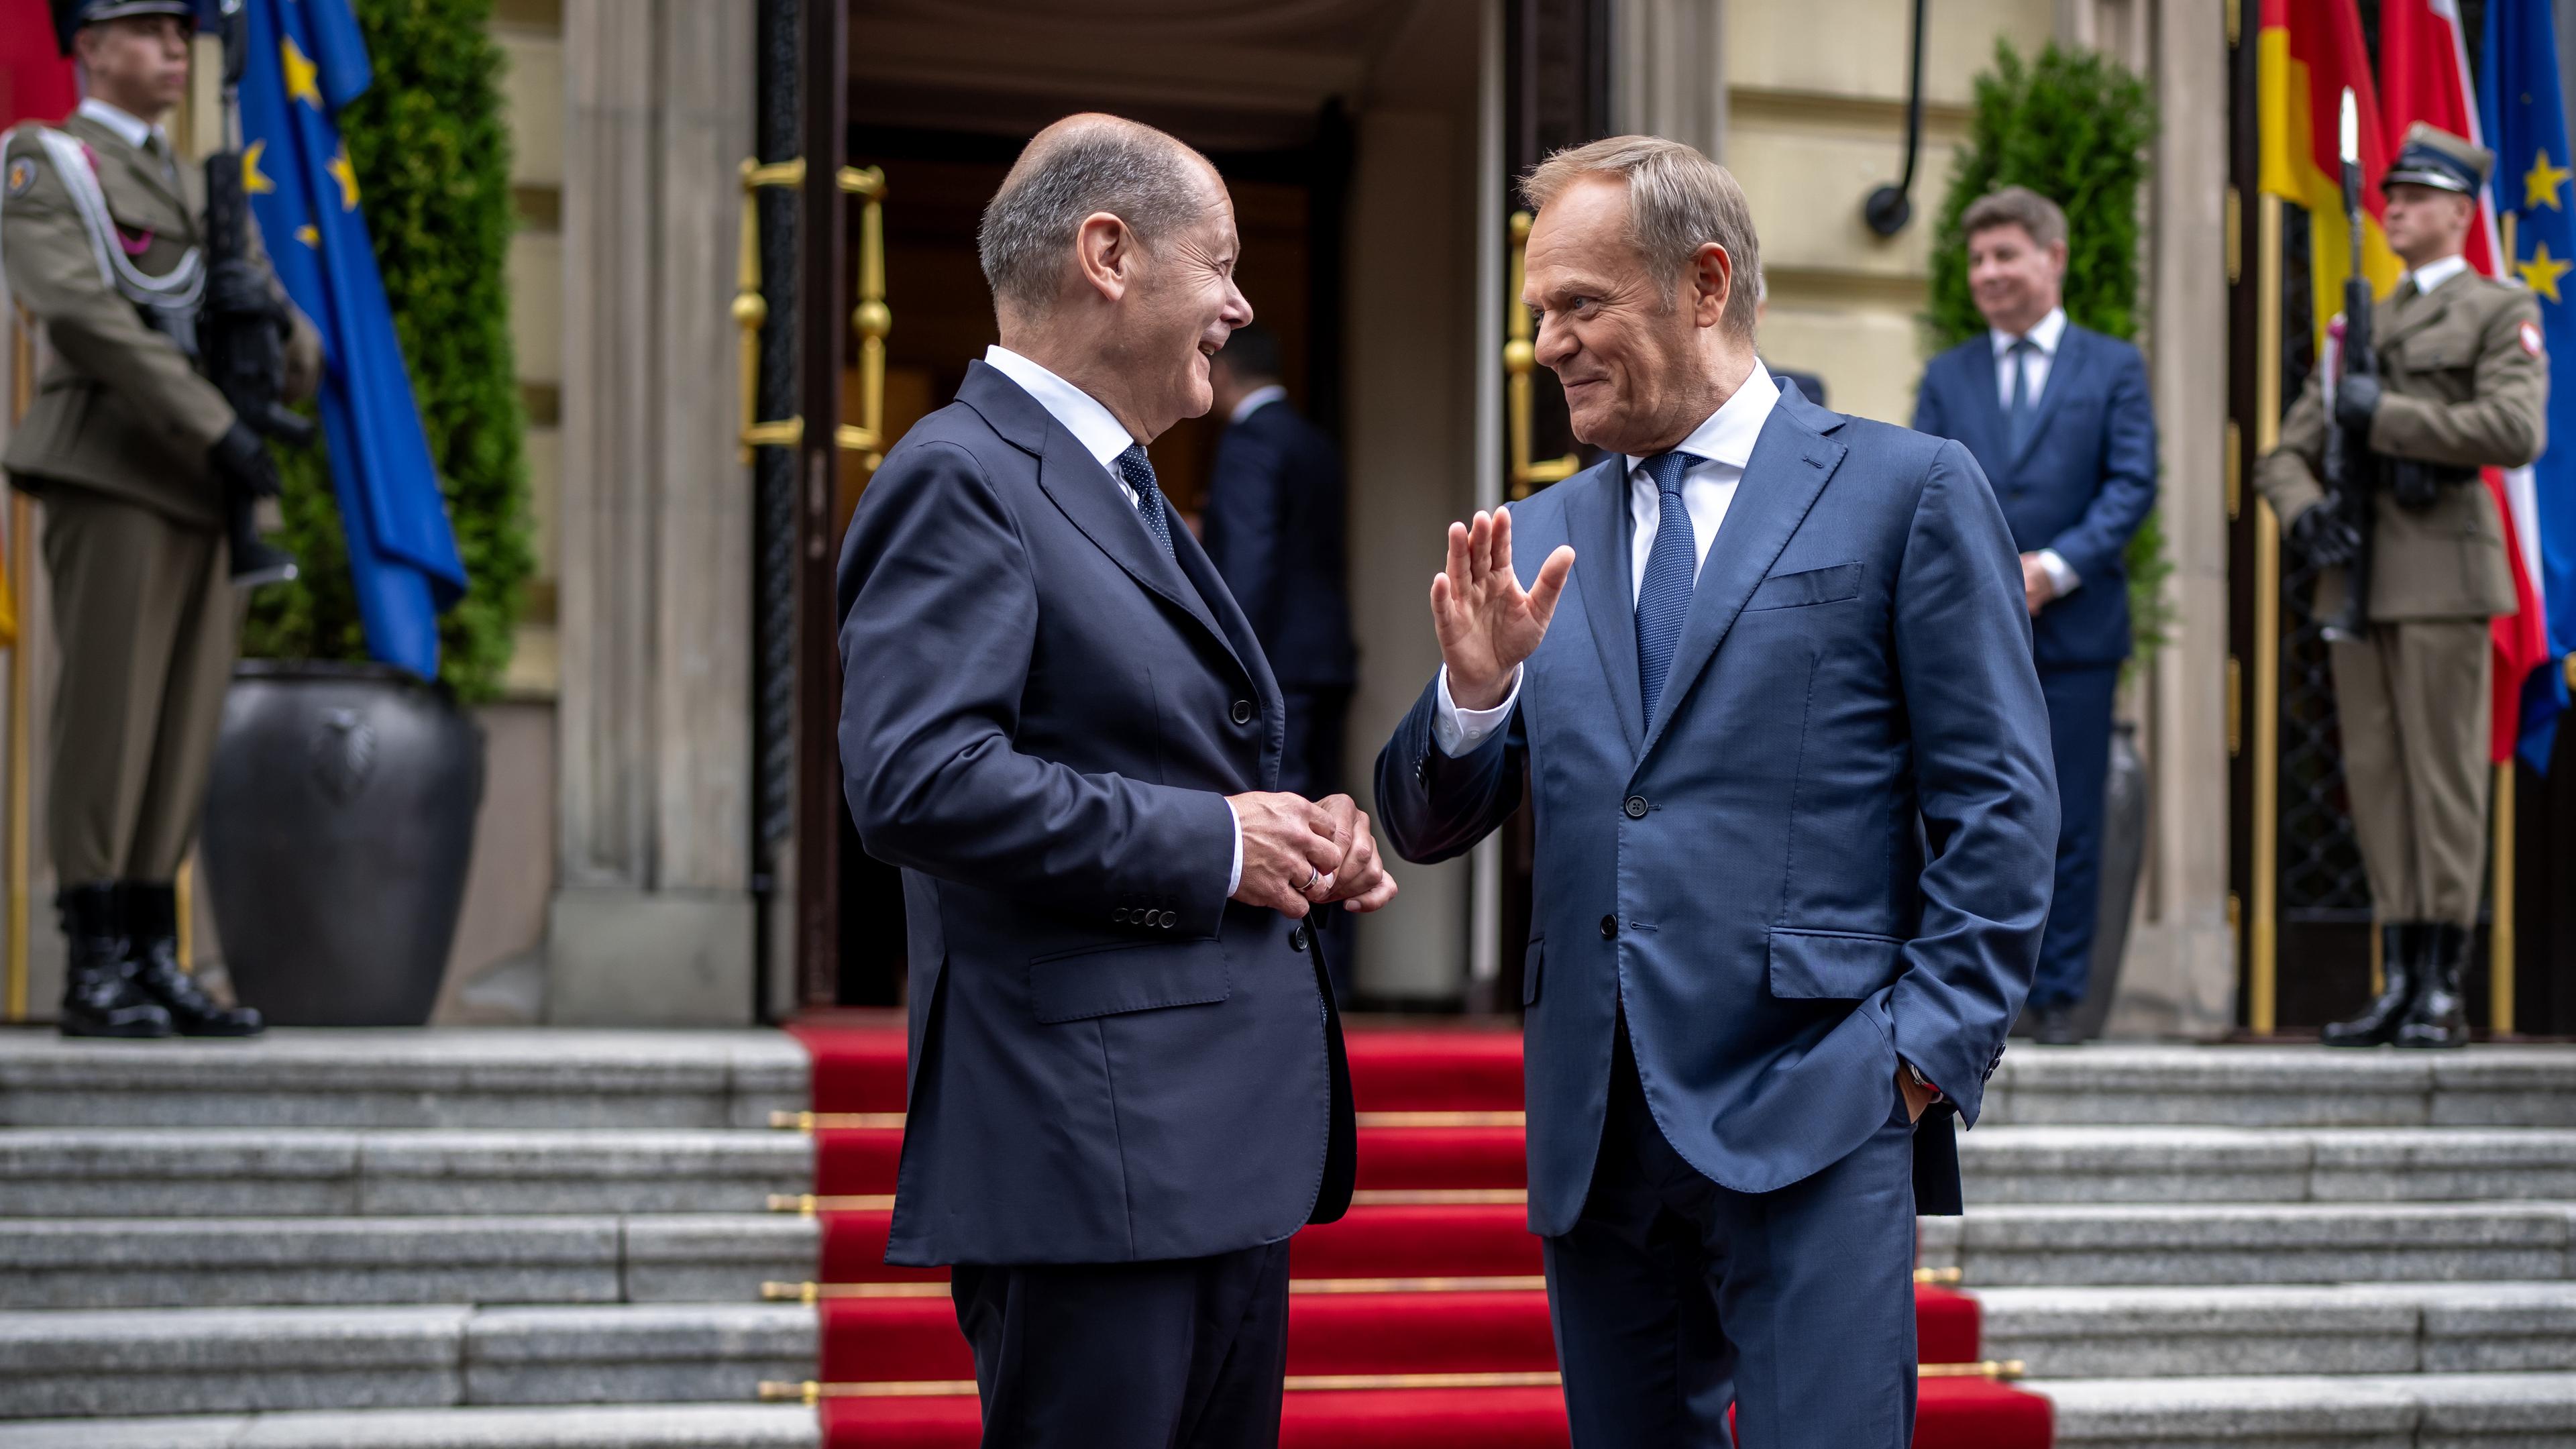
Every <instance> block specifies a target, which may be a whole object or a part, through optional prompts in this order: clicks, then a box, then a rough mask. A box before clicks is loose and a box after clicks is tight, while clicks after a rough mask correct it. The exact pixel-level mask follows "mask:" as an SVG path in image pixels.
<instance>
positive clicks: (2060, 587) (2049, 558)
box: [2039, 548, 2084, 598]
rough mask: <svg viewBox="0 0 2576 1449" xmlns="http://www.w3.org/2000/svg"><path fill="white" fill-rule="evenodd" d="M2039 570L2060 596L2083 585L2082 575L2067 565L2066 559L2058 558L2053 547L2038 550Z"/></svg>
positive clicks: (2072, 591)
mask: <svg viewBox="0 0 2576 1449" xmlns="http://www.w3.org/2000/svg"><path fill="white" fill-rule="evenodd" d="M2039 571H2040V572H2041V573H2044V574H2046V575H2048V582H2049V584H2050V585H2051V586H2052V587H2054V588H2055V589H2056V590H2057V593H2058V596H2059V597H2060V598H2063V597H2065V596H2066V595H2068V594H2071V593H2074V592H2075V591H2076V590H2077V589H2080V588H2082V587H2084V576H2083V575H2082V574H2079V573H2077V572H2076V571H2075V570H2074V569H2073V568H2071V567H2069V566H2068V565H2067V562H2066V560H2064V559H2062V558H2059V557H2058V556H2057V550H2055V549H2053V548H2043V549H2041V550H2040V551H2039Z"/></svg>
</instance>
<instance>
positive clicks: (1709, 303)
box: [1690, 242, 1736, 327]
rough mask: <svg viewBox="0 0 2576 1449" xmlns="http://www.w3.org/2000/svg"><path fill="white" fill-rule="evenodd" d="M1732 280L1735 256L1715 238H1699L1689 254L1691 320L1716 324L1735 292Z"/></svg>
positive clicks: (1698, 323)
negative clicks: (1693, 250)
mask: <svg viewBox="0 0 2576 1449" xmlns="http://www.w3.org/2000/svg"><path fill="white" fill-rule="evenodd" d="M1735 282H1736V277H1735V258H1733V257H1730V256H1728V255H1727V254H1726V248H1724V247H1722V246H1719V245H1718V244H1717V243H1715V242H1701V243H1700V245H1699V250H1698V251H1696V252H1694V253H1692V254H1691V270H1690V289H1691V321H1692V322H1694V323H1696V324H1697V325H1699V326H1702V327H1714V326H1716V325H1717V322H1718V319H1719V318H1721V317H1723V316H1725V315H1726V304H1727V301H1728V299H1730V298H1732V297H1733V296H1734V295H1735Z"/></svg>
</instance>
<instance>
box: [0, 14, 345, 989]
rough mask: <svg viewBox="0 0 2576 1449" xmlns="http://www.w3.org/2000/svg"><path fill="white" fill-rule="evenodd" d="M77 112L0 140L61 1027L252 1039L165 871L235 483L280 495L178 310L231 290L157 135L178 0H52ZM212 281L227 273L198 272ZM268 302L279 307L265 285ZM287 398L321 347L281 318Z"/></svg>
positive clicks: (183, 177) (206, 725)
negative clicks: (28, 364) (41, 360)
mask: <svg viewBox="0 0 2576 1449" xmlns="http://www.w3.org/2000/svg"><path fill="white" fill-rule="evenodd" d="M54 23H55V28H56V32H57V35H58V38H59V39H60V41H61V44H62V47H63V52H64V54H66V55H77V56H78V57H79V60H80V65H81V70H82V75H83V80H84V82H85V85H84V91H85V94H86V96H87V99H85V100H83V101H82V102H81V105H80V109H79V110H78V111H77V112H75V113H74V114H73V115H72V116H71V117H70V118H69V119H68V120H66V121H65V122H64V123H63V124H62V125H61V127H59V128H53V127H37V126H28V127H21V128H20V129H18V130H17V131H15V132H13V133H11V134H10V135H9V136H8V138H7V140H6V142H5V144H4V145H0V183H5V184H0V265H5V268H6V272H7V276H8V282H9V290H10V293H11V295H12V296H14V297H15V298H16V299H17V301H18V302H19V303H21V304H22V305H24V306H25V307H26V308H27V309H28V310H29V311H30V312H32V313H33V314H34V315H35V316H36V318H37V319H38V320H40V321H41V322H43V323H44V325H45V331H46V336H47V337H48V339H49V340H50V341H51V344H52V347H53V352H54V356H55V361H54V363H53V365H52V366H51V367H50V368H49V369H48V370H47V372H46V373H45V375H44V377H43V379H42V381H41V383H40V384H39V387H38V391H37V395H36V400H35V405H34V407H33V408H32V409H30V410H29V412H28V413H27V416H26V418H25V419H24V420H23V421H22V422H21V423H20V424H19V426H18V428H17V430H16V431H15V433H14V434H13V435H12V436H11V437H10V439H9V446H8V451H7V453H6V455H5V457H0V467H6V469H7V470H8V473H9V476H10V479H11V481H12V482H13V483H15V484H16V486H18V487H19V488H21V489H23V490H25V491H27V492H28V493H31V494H33V495H35V496H36V497H37V498H39V499H42V500H43V502H44V505H45V507H44V517H45V523H44V550H45V563H46V567H47V568H48V569H49V570H50V571H51V574H52V579H53V609H54V627H55V631H56V637H57V641H58V643H59V645H60V648H61V654H62V673H61V678H60V683H59V687H58V690H57V693H56V695H55V700H54V717H53V758H52V761H51V763H50V771H51V774H50V787H51V788H50V798H49V802H48V807H49V808H48V810H47V813H46V829H47V832H48V835H49V838H50V841H51V844H52V848H53V858H54V868H55V872H56V877H57V879H58V880H59V881H60V882H61V890H60V893H59V894H58V895H57V896H56V899H55V904H56V908H57V909H58V910H59V912H60V913H61V919H62V925H63V931H64V934H65V935H66V937H68V938H69V946H70V959H69V970H68V976H67V979H66V981H65V984H64V989H63V1005H62V1016H61V1028H62V1031H63V1033H64V1034H65V1035H68V1036H118V1037H151V1036H167V1035H169V1034H171V1033H172V1032H173V1031H177V1032H180V1033H183V1034H187V1035H194V1036H246V1035H250V1034H252V1033H255V1032H257V1031H259V1030H260V1025H261V1023H260V1019H259V1015H258V1013H257V1012H255V1011H250V1010H246V1009H239V1008H227V1007H225V1006H223V1005H221V1004H220V1003H218V1002H216V1001H215V1000H213V999H212V998H210V997H209V996H208V995H207V994H206V993H205V992H204V991H203V990H201V989H200V988H199V987H198V986H197V984H196V983H195V982H194V981H192V980H191V979H190V978H189V976H188V974H187V973H186V972H185V971H183V970H182V969H180V966H179V963H178V949H177V934H178V933H177V910H176V901H175V892H174V890H173V882H174V880H175V879H176V877H177V874H178V870H179V864H180V861H181V860H182V859H183V858H184V857H185V856H186V854H187V851H188V846H189V842H190V840H191V839H192V837H193V836H194V834H195V831H196V823H197V816H198V812H199V807H200V805H201V804H202V802H203V798H204V794H205V786H206V775H207V768H208V762H209V759H210V757H211V755H212V754H213V751H214V742H215V732H216V726H217V724H218V722H219V721H220V718H221V713H222V709H223V701H224V692H225V688H226V686H227V684H228V683H229V681H230V679H231V677H232V667H233V659H234V651H235V647H236V644H237V640H238V635H239V631H240V605H239V602H238V597H237V595H236V593H235V591H234V588H233V586H232V581H231V575H232V573H233V572H234V565H235V563H236V561H235V560H232V559H230V558H229V557H228V546H227V544H226V541H225V534H224V522H223V498H224V496H225V491H226V490H227V489H232V490H237V491H240V492H245V493H248V494H252V495H255V496H261V497H266V496H273V495H274V494H275V493H276V492H277V474H276V470H275V467H274V465H273V464H272V463H271V462H270V461H269V458H268V455H267V452H266V450H265V448H264V446H263V445H262V444H261V442H260V441H259V439H258V438H257V437H256V436H255V435H254V434H253V433H252V432H251V430H250V429H249V428H248V427H246V426H245V425H244V424H243V423H242V422H241V421H240V420H239V419H237V418H236V417H235V416H234V414H233V410H232V408H231V407H230V406H229V405H228V404H227V403H226V402H225V400H224V396H223V394H222V392H221V391H219V390H218V389H217V388H216V387H215V385H214V384H213V383H211V382H210V381H208V380H207V379H206V377H205V376H204V375H202V374H201V373H200V371H199V370H198V368H197V366H196V364H195V362H194V360H193V359H194V355H195V319H196V316H197V313H198V310H199V308H200V307H201V306H206V305H221V304H222V303H223V301H224V299H223V298H221V297H215V296H209V295H208V294H209V293H210V292H215V291H220V290H221V289H223V288H224V287H227V286H241V285H245V284H247V285H255V286H258V287H263V288H267V289H270V290H271V291H275V290H276V288H277V283H276V279H275V277H274V276H273V274H271V273H270V272H269V269H268V267H267V264H266V253H265V252H264V251H263V252H260V253H259V255H258V257H257V259H256V260H257V265H256V266H255V267H254V268H253V269H251V270H250V271H249V272H248V273H247V281H246V282H245V278H244V275H243V274H241V273H238V272H236V273H234V274H232V275H229V276H226V275H215V276H211V277H210V276H209V270H210V269H209V268H207V267H206V265H205V264H204V261H203V259H202V257H201V256H200V252H199V247H200V244H201V240H202V228H203V223H204V205H205V203H204V195H203V193H204V189H205V188H204V177H203V173H202V172H201V171H200V170H199V169H198V168H196V167H193V166H190V165H187V164H185V163H183V162H182V161H181V160H180V159H179V158H178V157H177V156H176V155H174V154H173V153H172V150H171V146H170V139H169V136H168V135H167V133H166V132H164V131H163V129H162V127H161V125H160V124H159V122H160V121H161V120H162V118H164V117H166V116H167V115H168V114H169V113H170V111H171V109H172V107H174V106H175V105H177V104H178V103H179V102H180V100H181V99H183V98H184V96H185V95H186V91H187V84H188V50H189V39H190V37H191V35H192V34H193V33H194V27H195V21H194V16H193V6H191V5H190V4H189V3H188V0H55V4H54ZM213 270H214V271H216V272H218V273H221V272H223V270H224V269H220V268H219V269H213ZM281 295H282V294H281ZM284 311H285V314H286V315H287V316H288V318H289V324H288V325H289V327H290V330H291V333H292V335H291V336H290V337H289V338H288V339H287V346H286V352H287V354H288V358H289V365H288V373H289V376H288V379H287V386H288V390H289V391H290V392H291V393H293V394H295V395H298V396H301V395H304V394H307V393H309V392H310V391H311V390H312V388H313V386H314V384H315V383H316V382H317V381H318V380H319V374H320V364H321V343H320V339H319V337H318V336H317V335H316V334H315V333H314V331H313V328H312V326H311V324H310V323H308V322H306V321H305V320H304V319H303V318H302V317H301V316H298V315H295V314H293V311H292V309H291V308H287V309H284Z"/></svg>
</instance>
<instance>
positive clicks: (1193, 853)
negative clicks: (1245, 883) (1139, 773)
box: [839, 443, 1235, 936]
mask: <svg viewBox="0 0 2576 1449" xmlns="http://www.w3.org/2000/svg"><path fill="white" fill-rule="evenodd" d="M839 594H840V601H841V607H842V617H841V671H842V680H843V684H842V690H841V729H840V742H841V774H842V785H843V789H844V791H845V793H846V794H847V796H848V798H849V804H850V814H851V816H852V818H853V819H854V820H855V821H856V822H857V824H858V829H859V840H860V842H861V843H862V844H863V845H865V846H866V847H867V852H868V854H870V855H873V856H875V857H876V858H877V859H879V860H882V861H885V862H888V863H889V864H893V865H898V866H903V867H906V868H908V869H912V870H917V871H921V872H923V873H924V874H927V875H932V876H937V877H939V878H941V879H945V880H953V881H958V882H961V883H963V884H966V885H971V886H975V887H978V888H980V889H984V890H990V891H998V892H1001V893H1003V894H1006V895H1010V896H1014V897H1017V898H1019V899H1022V900H1026V901H1030V902H1033V903H1037V904H1041V905H1048V906H1054V907H1059V908H1062V909H1065V910H1068V911H1071V912H1076V913H1080V914H1084V915H1095V914H1096V915H1100V916H1104V917H1105V916H1106V915H1107V905H1108V904H1109V903H1110V902H1111V901H1113V900H1114V899H1115V898H1117V897H1120V896H1125V895H1131V894H1132V895H1142V896H1145V897H1147V898H1149V899H1157V900H1168V901H1170V902H1171V903H1172V905H1173V908H1174V909H1175V910H1177V911H1178V912H1179V914H1180V920H1179V921H1178V922H1177V923H1176V929H1178V930H1181V931H1185V932H1187V933H1190V934H1194V935H1202V936H1205V935H1213V934H1215V932H1216V929H1217V924H1218V921H1219V918H1220V917H1221V916H1222V915H1223V913H1224V910H1225V897H1226V876H1227V873H1228V870H1229V868H1230V867H1231V865H1232V863H1233V859H1234V848H1235V846H1234V831H1235V826H1234V816H1233V812H1232V810H1230V809H1229V808H1228V807H1227V805H1226V802H1225V798H1224V797H1223V796H1221V795H1218V794H1215V793H1213V792H1210V791H1204V790H1184V789H1179V788H1177V787H1174V786H1169V785H1158V784H1149V783H1146V782H1143V781H1139V780H1132V779H1129V778H1127V777H1125V776H1122V775H1105V774H1104V775H1090V774H1084V773H1081V772H1080V771H1077V770H1075V769H1073V768H1071V767H1069V766H1067V765H1063V764H1060V763H1057V762H1055V761H1052V760H1048V759H1043V758H1040V757H1039V756H1036V755H1032V754H1026V753H1023V752H1021V750H1020V749H1019V748H1018V746H1017V743H1016V741H1017V737H1018V735H1019V732H1020V701H1021V698H1022V696H1023V694H1024V693H1025V691H1026V688H1027V685H1028V679H1029V661H1030V657H1031V652H1032V642H1031V641H1032V640H1033V639H1034V638H1035V635H1036V632H1037V624H1038V591H1037V584H1036V581H1035V579H1034V577H1033V576H1032V574H1031V572H1030V569H1029V559H1028V553H1027V549H1026V546H1025V545H1024V544H1023V542H1022V541H1021V538H1020V535H1019V532H1018V530H1017V528H1016V527H1015V525H1014V522H1013V520H1012V518H1011V516H1010V514H1009V511H1008V510H1007V509H1006V508H1005V506H1004V505H1003V503H1002V501H1001V498H1000V497H999V495H997V494H996V493H995V492H994V490H993V488H992V485H991V484H990V483H989V482H988V481H987V480H986V479H985V477H984V474H983V470H982V469H981V468H980V467H979V466H977V464H976V462H975V460H974V458H973V457H972V455H970V454H969V453H968V452H967V451H966V450H964V449H962V448H959V447H956V446H955V445H953V444H945V443H931V444H927V445H924V446H921V447H917V448H912V449H908V450H904V451H901V452H898V453H896V454H895V455H894V456H891V457H889V458H888V459H887V460H886V463H885V466H884V467H883V468H881V469H880V470H878V472H877V474H876V476H875V477H874V478H873V479H871V480H870V482H869V484H868V491H867V496H866V498H865V499H864V500H863V501H862V503H861V505H860V507H859V512H858V515H857V517H856V518H854V519H853V520H852V521H851V525H850V536H849V541H848V542H847V543H846V544H845V545H844V546H843V548H842V552H841V566H840V589H839Z"/></svg>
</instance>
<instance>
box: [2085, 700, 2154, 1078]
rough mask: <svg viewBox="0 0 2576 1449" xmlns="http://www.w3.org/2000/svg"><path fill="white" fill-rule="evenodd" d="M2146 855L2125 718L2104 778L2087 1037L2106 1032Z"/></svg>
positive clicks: (2134, 745) (2142, 767)
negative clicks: (2100, 861)
mask: <svg viewBox="0 0 2576 1449" xmlns="http://www.w3.org/2000/svg"><path fill="white" fill-rule="evenodd" d="M2146 859H2147V764H2146V761H2145V760H2144V759H2143V758H2141V757H2140V756H2139V754H2138V727H2137V726H2136V725H2134V724H2132V723H2130V722H2129V721H2127V720H2122V721H2120V722H2119V723H2118V724H2117V725H2114V726H2113V727H2112V730H2111V773H2110V775H2109V776H2108V777H2107V778H2106V779H2105V780H2104V781H2103V782H2102V880H2101V891H2102V895H2101V904H2100V905H2099V906H2098V907H2097V908H2096V914H2095V916H2094V918H2093V920H2094V926H2093V962H2092V966H2091V968H2090V969H2089V970H2088V971H2087V973H2086V975H2085V986H2084V1000H2083V1002H2082V1004H2081V1005H2079V1006H2077V1007H2076V1008H2075V1024H2076V1025H2077V1026H2078V1027H2079V1028H2081V1029H2082V1030H2083V1032H2084V1035H2085V1037H2086V1038H2087V1039H2088V1040H2089V1039H2091V1038H2093V1037H2097V1036H2100V1035H2101V1034H2102V1023H2103V1022H2104V1021H2105V1020H2106V1019H2107V1018H2109V1016H2110V1015H2111V998H2112V996H2113V995H2114V994H2115V993H2117V992H2118V991H2119V989H2120V962H2121V961H2122V960H2123V959H2125V958H2126V957H2127V955H2128V952H2129V921H2130V917H2131V916H2132V915H2134V914H2135V913H2136V911H2137V908H2138V873H2139V872H2140V871H2141V870H2143V869H2144V868H2145V866H2146Z"/></svg>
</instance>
